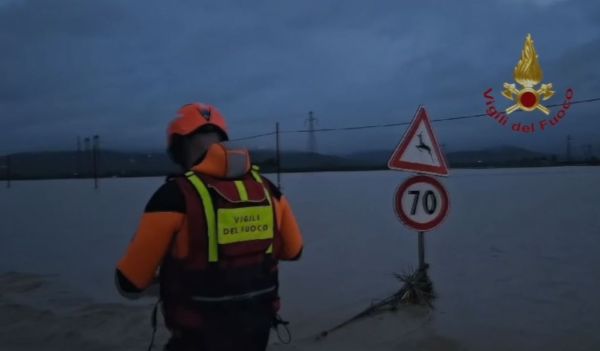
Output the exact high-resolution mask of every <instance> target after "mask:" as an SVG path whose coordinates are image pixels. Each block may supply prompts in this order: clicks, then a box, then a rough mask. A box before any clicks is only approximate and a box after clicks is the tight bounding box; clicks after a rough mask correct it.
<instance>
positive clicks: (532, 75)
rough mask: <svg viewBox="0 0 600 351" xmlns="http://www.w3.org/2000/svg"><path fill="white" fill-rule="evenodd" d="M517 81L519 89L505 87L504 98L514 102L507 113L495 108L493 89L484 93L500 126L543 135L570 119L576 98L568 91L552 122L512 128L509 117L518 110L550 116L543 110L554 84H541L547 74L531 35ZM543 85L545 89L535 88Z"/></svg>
mask: <svg viewBox="0 0 600 351" xmlns="http://www.w3.org/2000/svg"><path fill="white" fill-rule="evenodd" d="M514 79H515V82H517V83H518V84H519V85H520V86H519V85H516V84H515V83H504V90H503V91H502V96H504V97H505V98H507V99H508V100H511V101H513V102H514V103H513V104H512V105H511V106H509V107H507V108H506V109H505V110H504V111H501V110H499V109H498V108H496V105H495V103H496V99H495V98H494V96H492V92H493V89H492V88H489V89H488V90H486V91H485V92H484V93H483V96H484V97H485V99H486V102H485V104H486V106H487V111H486V112H487V115H488V116H490V117H491V118H493V119H494V120H495V121H496V122H497V123H498V124H499V125H501V126H503V127H510V128H511V130H512V131H514V132H522V133H535V132H536V131H538V130H539V131H544V130H547V129H548V128H552V127H555V126H556V125H558V123H559V122H560V121H561V120H562V119H563V118H564V117H565V116H566V115H567V111H568V110H569V108H570V107H571V101H572V100H573V94H574V92H573V89H571V88H568V89H567V90H566V91H565V95H564V101H563V104H562V106H561V109H560V110H559V111H558V112H557V113H556V114H555V115H553V116H552V117H551V118H543V119H542V120H538V121H533V122H531V121H527V122H523V121H517V122H512V123H511V124H509V115H510V114H511V113H513V112H515V111H517V110H522V111H526V112H533V111H537V112H542V113H543V114H545V115H546V116H550V115H551V112H550V109H548V107H546V106H544V105H543V102H545V101H546V100H548V99H550V98H551V97H552V96H554V90H552V83H542V81H543V79H544V73H543V71H542V67H541V66H540V63H539V60H538V55H537V53H536V51H535V47H534V46H533V39H531V34H528V35H527V38H525V45H524V46H523V51H522V52H521V59H520V60H519V63H518V64H517V66H516V67H515V71H514ZM540 83H542V85H541V86H540V87H539V88H536V86H537V85H538V84H540Z"/></svg>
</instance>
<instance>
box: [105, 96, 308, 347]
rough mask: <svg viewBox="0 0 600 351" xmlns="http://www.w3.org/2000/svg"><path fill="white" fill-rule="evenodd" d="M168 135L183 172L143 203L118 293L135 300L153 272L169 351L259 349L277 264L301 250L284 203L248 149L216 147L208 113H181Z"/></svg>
mask: <svg viewBox="0 0 600 351" xmlns="http://www.w3.org/2000/svg"><path fill="white" fill-rule="evenodd" d="M169 130H170V137H169V146H170V147H169V151H170V154H171V156H172V158H173V159H174V161H176V162H177V163H179V164H180V165H182V168H184V169H186V170H189V171H188V172H186V173H185V175H182V176H176V177H171V178H170V179H169V180H168V181H167V182H166V183H165V184H164V185H163V186H162V187H161V188H160V189H159V190H158V191H157V192H156V193H155V194H154V196H153V197H152V198H151V199H150V201H149V203H148V204H147V206H146V210H145V213H144V215H143V217H142V220H141V223H140V226H139V229H138V232H137V233H136V235H135V237H134V239H133V240H132V242H131V244H130V246H129V248H128V251H127V254H126V255H125V257H124V258H123V259H122V260H121V261H120V262H119V264H118V268H117V282H118V287H119V289H120V291H122V293H123V294H124V295H125V296H128V295H129V294H131V293H135V292H140V291H142V290H144V289H146V288H147V287H148V286H149V285H150V284H151V283H152V281H153V279H154V276H155V272H156V271H157V269H158V268H159V267H160V274H159V282H160V296H161V299H162V303H163V315H164V317H165V322H166V325H167V327H168V328H169V329H170V330H171V332H172V338H171V340H170V341H169V344H168V346H167V349H169V350H187V349H193V350H242V349H243V350H264V349H265V348H266V345H267V342H268V338H269V330H270V327H271V326H272V324H273V322H274V320H275V318H276V315H277V310H278V309H279V298H278V274H277V261H278V260H295V259H298V258H299V257H300V255H301V252H302V247H303V244H302V237H301V234H300V231H299V228H298V225H297V223H296V221H295V219H294V216H293V214H292V212H291V209H290V207H289V204H288V202H287V200H286V199H285V198H284V197H283V196H282V194H281V193H280V192H279V191H278V189H277V188H276V187H275V186H273V184H272V183H271V182H269V181H268V180H267V179H266V178H263V177H262V176H261V175H260V174H259V173H258V171H257V169H256V168H252V167H251V163H250V158H249V155H248V152H247V151H246V150H231V149H229V148H228V146H227V145H226V143H222V141H224V140H226V139H227V127H226V125H225V123H224V120H223V119H222V117H221V116H220V114H219V112H218V111H217V110H216V109H214V108H213V107H210V106H207V105H201V104H192V105H187V106H184V108H183V109H182V110H181V111H180V116H179V117H178V118H177V119H176V120H175V121H174V122H173V123H172V124H171V127H170V129H169Z"/></svg>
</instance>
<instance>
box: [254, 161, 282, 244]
mask: <svg viewBox="0 0 600 351" xmlns="http://www.w3.org/2000/svg"><path fill="white" fill-rule="evenodd" d="M258 170H259V168H258V166H256V165H254V166H252V177H254V180H256V181H257V182H259V183H260V184H262V186H263V190H264V192H265V197H266V198H267V201H269V205H270V206H271V207H273V203H272V202H271V194H269V191H268V190H267V188H266V187H265V184H264V183H263V181H262V178H261V177H260V174H258V172H257V171H258ZM273 221H275V222H277V220H276V219H275V218H273ZM275 225H277V224H275ZM275 230H277V229H275ZM267 253H268V254H272V253H273V244H271V245H269V248H268V249H267Z"/></svg>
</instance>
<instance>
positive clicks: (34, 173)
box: [0, 146, 598, 179]
mask: <svg viewBox="0 0 600 351" xmlns="http://www.w3.org/2000/svg"><path fill="white" fill-rule="evenodd" d="M392 152H393V150H373V151H365V152H356V153H352V154H347V155H324V154H318V153H308V152H302V151H286V152H283V153H282V154H281V165H280V169H281V171H283V172H308V171H345V170H371V169H386V168H387V161H388V158H389V157H390V155H391V154H392ZM250 153H251V157H252V160H253V163H255V164H258V165H259V166H260V167H261V168H262V170H263V171H264V172H274V171H276V170H277V165H276V156H275V151H274V150H251V151H250ZM10 156H11V157H10V158H11V167H10V177H11V178H13V179H40V178H73V177H92V176H93V174H94V171H93V160H92V154H91V153H90V152H80V153H77V152H70V151H62V152H39V153H18V154H12V155H10ZM446 159H447V160H448V163H449V166H450V167H453V168H460V167H524V166H548V165H559V164H562V163H560V162H558V161H557V157H556V155H547V154H543V153H539V152H535V151H531V150H527V149H524V148H519V147H514V146H500V147H495V148H488V149H483V150H466V151H455V152H449V153H447V155H446ZM4 160H6V159H5V158H4ZM594 162H596V163H598V160H594ZM96 164H97V174H98V176H99V177H115V176H116V177H136V176H164V175H166V174H171V173H176V172H179V171H180V170H179V169H178V167H177V166H176V165H175V164H173V163H172V162H171V161H170V160H169V158H168V157H167V155H166V154H165V153H163V152H120V151H110V150H104V151H100V152H99V153H98V155H97V163H96ZM6 176H7V167H6V164H5V161H3V160H2V158H0V179H5V178H6Z"/></svg>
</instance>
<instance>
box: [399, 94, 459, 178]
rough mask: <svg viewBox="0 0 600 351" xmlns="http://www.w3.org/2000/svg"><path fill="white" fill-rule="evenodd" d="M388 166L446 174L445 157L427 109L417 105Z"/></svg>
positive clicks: (401, 169) (404, 169)
mask: <svg viewBox="0 0 600 351" xmlns="http://www.w3.org/2000/svg"><path fill="white" fill-rule="evenodd" d="M388 168H389V169H395V170H400V171H413V172H418V173H428V174H435V175H441V176H446V175H448V167H447V166H446V159H445V157H444V154H442V151H441V150H440V146H439V144H438V142H437V139H436V138H435V134H434V133H433V128H431V122H430V121H429V117H428V116H427V111H425V108H424V107H423V106H421V107H419V109H418V110H417V113H416V115H415V117H414V118H413V120H412V122H411V124H410V126H409V127H408V130H407V131H406V133H405V134H404V136H403V137H402V140H401V141H400V144H399V145H398V147H397V148H396V150H395V151H394V153H393V154H392V157H390V160H389V161H388Z"/></svg>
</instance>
